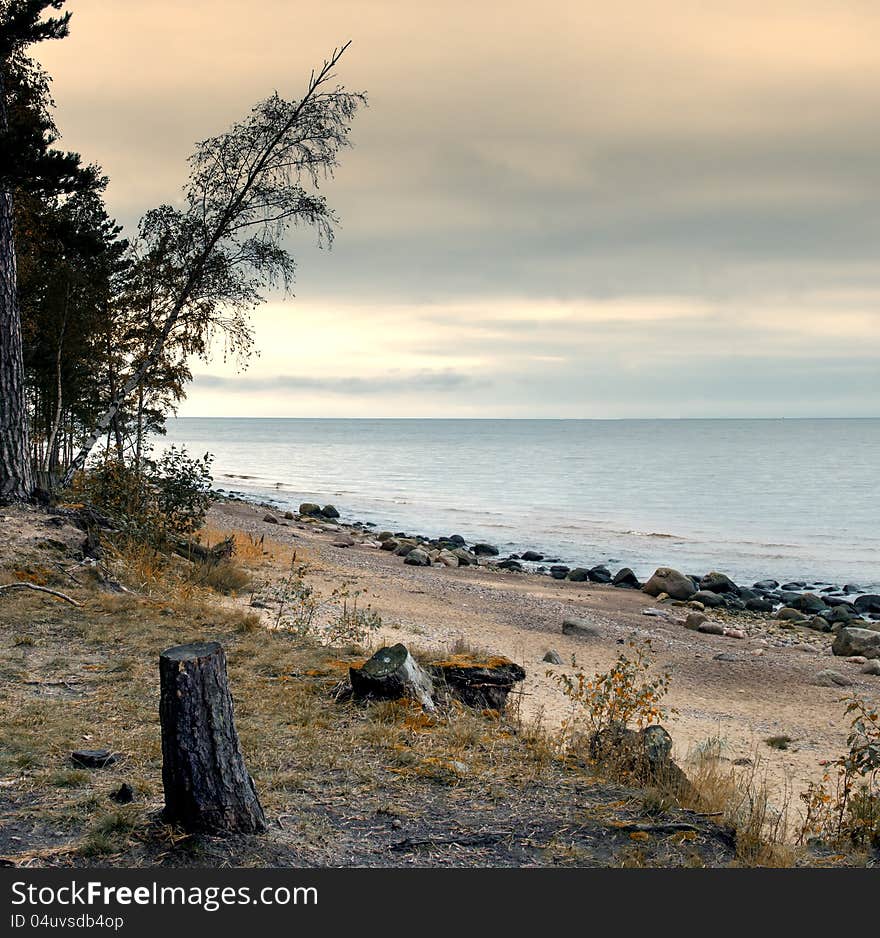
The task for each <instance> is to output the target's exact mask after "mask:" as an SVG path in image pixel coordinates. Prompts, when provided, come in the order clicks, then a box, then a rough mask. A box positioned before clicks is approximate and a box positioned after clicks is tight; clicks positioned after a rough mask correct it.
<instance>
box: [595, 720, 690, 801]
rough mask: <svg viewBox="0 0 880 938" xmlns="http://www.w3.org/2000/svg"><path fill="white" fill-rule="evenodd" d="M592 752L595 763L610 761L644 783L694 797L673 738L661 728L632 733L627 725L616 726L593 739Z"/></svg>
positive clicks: (601, 732) (596, 733)
mask: <svg viewBox="0 0 880 938" xmlns="http://www.w3.org/2000/svg"><path fill="white" fill-rule="evenodd" d="M589 752H590V756H591V757H592V758H593V759H594V760H596V761H598V762H600V763H601V762H608V761H610V762H612V763H613V764H614V766H615V767H616V768H617V769H618V770H619V771H620V770H622V771H624V772H628V773H632V775H633V776H635V777H636V778H638V779H639V780H640V781H642V782H645V783H652V782H659V783H661V784H662V785H663V788H664V789H666V790H669V791H672V792H674V793H676V794H677V795H678V796H679V797H683V796H685V795H686V794H689V793H690V794H692V793H693V786H692V785H691V783H690V782H689V781H688V778H687V776H686V775H685V773H684V772H683V771H682V770H681V768H680V767H679V766H678V765H676V763H675V762H674V761H673V760H672V758H671V754H672V737H671V736H670V735H669V733H668V732H667V731H666V729H665V728H664V727H662V726H660V725H659V724H654V725H652V726H646V727H644V728H643V729H640V730H632V729H629V727H627V726H626V725H625V724H624V723H621V722H616V723H612V724H611V725H610V726H608V727H606V728H605V729H603V730H599V731H597V732H595V733H593V734H592V736H590V740H589Z"/></svg>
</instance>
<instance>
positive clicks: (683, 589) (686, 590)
mask: <svg viewBox="0 0 880 938" xmlns="http://www.w3.org/2000/svg"><path fill="white" fill-rule="evenodd" d="M642 589H643V590H644V592H646V593H647V594H648V595H649V596H659V595H660V594H661V593H668V594H669V595H670V596H671V597H672V598H673V599H690V598H691V597H692V596H693V595H694V593H696V592H697V589H696V587H695V586H694V583H693V580H691V579H690V577H686V576H685V575H684V574H683V573H679V571H678V570H673V569H672V567H658V568H657V569H656V570H655V571H654V573H653V575H652V576H651V578H650V579H649V580H648V582H647V583H645V585H644V586H643V587H642Z"/></svg>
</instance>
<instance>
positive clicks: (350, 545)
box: [209, 499, 880, 805]
mask: <svg viewBox="0 0 880 938" xmlns="http://www.w3.org/2000/svg"><path fill="white" fill-rule="evenodd" d="M269 511H270V512H274V511H276V509H275V508H274V507H270V508H269ZM291 514H292V513H291ZM266 515H267V510H266V506H258V505H256V504H253V503H249V502H245V501H238V500H234V501H233V500H228V499H224V500H222V501H217V502H216V503H215V504H214V506H213V507H212V509H211V512H210V516H209V520H210V522H211V523H212V524H213V525H214V526H216V527H218V528H224V527H225V528H232V529H238V530H242V531H245V532H246V533H248V534H250V535H253V536H255V537H258V536H263V535H265V536H266V537H270V538H272V539H273V540H276V541H279V542H281V543H282V544H286V545H288V546H291V547H294V548H296V549H302V550H305V551H306V553H307V554H308V556H309V558H310V560H311V559H312V558H314V572H313V573H312V574H310V579H311V580H312V581H313V582H314V583H315V585H316V586H317V587H318V588H319V590H320V591H324V592H329V591H330V590H332V589H333V588H334V587H336V586H338V585H339V584H340V583H344V582H345V583H350V584H352V586H353V587H354V588H356V589H358V590H361V591H362V592H363V594H364V597H365V601H369V603H370V605H371V608H372V609H373V610H375V611H376V612H377V613H378V614H379V615H381V617H382V621H383V626H382V629H381V631H380V633H379V635H378V637H377V641H379V640H382V641H386V642H388V643H396V642H399V641H402V642H404V643H405V644H411V645H413V646H414V647H428V648H431V649H448V648H449V647H450V646H451V645H453V644H454V643H456V642H460V641H464V642H468V643H470V644H473V645H475V646H477V647H480V648H485V649H488V650H490V651H492V652H493V653H496V654H502V655H506V656H507V657H509V658H511V659H512V660H514V661H516V662H517V663H519V664H521V665H522V666H523V667H524V668H525V670H526V674H527V677H526V682H525V686H524V694H523V697H522V707H523V711H524V714H525V715H526V717H527V718H530V719H542V720H543V721H544V722H545V723H546V724H547V725H549V726H551V727H553V726H558V724H559V723H560V722H561V720H562V719H563V718H564V716H565V714H566V706H565V701H564V698H563V697H562V694H561V692H560V690H559V688H558V687H557V686H556V684H555V683H554V682H553V681H552V679H551V678H550V677H548V674H547V672H548V671H550V672H552V673H558V672H559V671H560V670H564V671H566V672H567V673H572V672H571V669H570V667H569V666H568V665H565V664H564V665H562V666H555V665H551V664H547V663H545V662H544V661H543V657H544V655H545V653H546V652H547V651H549V650H551V649H552V650H554V651H556V652H557V654H558V655H559V656H560V658H561V659H562V661H563V662H569V661H570V660H571V657H572V655H575V656H576V657H577V659H578V662H579V663H580V664H581V665H582V666H583V668H584V670H585V671H587V672H588V673H590V672H593V671H598V670H604V669H606V668H607V667H608V666H610V664H611V663H612V662H613V661H614V660H615V658H616V657H617V655H618V654H619V652H620V650H621V644H624V643H625V642H626V641H628V640H630V639H635V640H642V639H648V640H650V641H651V643H652V647H653V651H654V658H655V661H656V664H657V665H658V666H659V667H661V668H664V669H667V670H669V671H670V672H671V675H672V684H671V690H670V694H669V704H670V706H672V707H673V708H675V709H676V710H677V711H678V715H677V718H676V719H675V720H674V721H672V722H670V723H669V724H668V728H669V730H670V732H671V734H672V737H673V740H674V743H675V753H676V757H677V758H678V759H680V760H682V761H685V762H686V761H687V758H688V754H689V753H693V751H694V750H695V749H696V748H697V747H700V746H706V745H709V744H710V743H712V742H713V741H714V743H717V744H718V745H719V747H720V748H721V749H722V752H723V755H724V758H725V759H728V760H729V761H730V763H731V765H734V764H736V765H743V766H748V765H749V764H751V765H752V766H753V767H755V770H756V771H760V772H766V776H767V780H768V783H769V784H770V785H771V786H772V787H773V789H774V792H775V799H776V801H777V803H778V804H780V805H782V804H784V803H786V802H788V801H791V799H792V798H795V799H796V797H797V795H798V794H799V793H800V792H802V791H803V790H804V788H805V787H806V785H807V784H808V783H809V782H811V781H818V780H819V779H821V777H822V774H823V771H824V769H823V766H822V762H823V760H827V759H832V758H835V757H836V756H837V755H839V754H840V753H841V752H842V751H843V750H844V748H845V737H846V726H847V724H846V720H845V718H844V715H843V707H842V705H841V704H840V703H839V701H840V699H841V698H842V697H843V696H844V695H845V694H846V693H850V692H856V693H859V694H860V695H862V696H865V697H867V699H869V700H873V701H874V702H875V703H880V678H878V677H874V676H871V675H866V674H863V673H861V669H860V665H859V664H858V663H853V662H849V661H847V660H846V659H844V658H840V657H834V656H833V655H832V653H831V641H832V636H831V635H830V634H827V633H822V632H817V631H815V630H812V629H808V628H805V627H803V626H802V625H798V624H793V623H789V622H783V621H777V620H773V619H769V618H768V617H766V616H761V615H759V614H757V613H753V612H737V613H733V612H731V611H729V610H726V609H717V610H715V609H713V610H706V613H707V619H708V620H709V621H711V622H715V623H720V624H722V627H724V628H730V629H732V631H733V632H734V633H735V632H740V633H742V637H734V636H733V635H732V634H710V633H704V632H697V631H692V630H690V629H688V628H685V627H684V624H683V621H684V615H685V614H686V613H689V612H690V611H691V610H690V609H688V608H687V607H686V606H684V605H669V604H666V603H663V602H658V601H657V599H656V598H652V597H650V596H648V595H647V594H645V593H643V592H641V591H640V590H631V589H617V588H615V587H613V586H610V585H607V584H601V583H594V582H589V581H586V582H574V581H571V580H555V579H553V578H551V577H549V576H534V575H529V574H522V573H515V572H512V571H505V570H498V569H497V568H494V567H493V566H491V565H489V564H488V563H486V564H483V565H476V566H461V567H457V568H453V567H446V566H416V565H412V564H406V563H404V558H402V557H399V556H395V555H394V554H393V552H391V551H383V550H381V549H379V548H378V547H376V546H371V543H372V544H373V545H374V544H375V542H371V539H370V538H369V537H368V536H367V534H365V532H364V531H363V530H362V529H359V528H358V527H356V526H352V525H346V524H345V523H334V522H333V521H331V520H329V519H327V520H324V521H316V520H301V519H298V518H296V517H292V518H289V519H286V518H283V517H279V518H276V519H275V521H276V523H272V522H267V521H265V520H264V517H265V516H266ZM343 543H345V545H346V546H341V545H342V544H343ZM282 575H283V571H281V570H279V571H278V576H279V577H281V576H282ZM263 615H264V616H265V618H266V620H267V621H268V620H270V619H271V615H272V611H271V609H270V610H263ZM570 617H574V618H577V619H580V620H582V621H583V622H584V623H585V624H586V625H587V626H588V627H589V630H590V632H591V634H590V635H589V636H586V635H582V636H579V635H576V634H563V631H562V623H563V621H564V620H565V619H566V618H570ZM828 670H833V671H834V672H835V673H837V674H840V675H841V676H842V679H843V680H844V681H845V682H846V686H840V685H836V684H833V685H831V686H828V685H827V684H825V685H823V683H822V679H821V677H820V675H821V674H822V672H825V671H828ZM778 736H786V737H788V738H789V739H790V740H791V744H790V746H789V747H788V748H786V749H784V750H777V749H774V748H771V746H769V745H768V744H767V743H766V740H767V739H769V738H773V737H778Z"/></svg>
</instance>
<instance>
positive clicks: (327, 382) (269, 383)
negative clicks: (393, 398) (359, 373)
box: [195, 371, 489, 397]
mask: <svg viewBox="0 0 880 938" xmlns="http://www.w3.org/2000/svg"><path fill="white" fill-rule="evenodd" d="M195 381H196V384H197V386H198V387H199V388H200V389H201V388H203V389H206V390H210V391H217V390H222V391H225V392H227V393H231V394H252V393H254V392H260V391H277V392H283V391H284V392H286V391H294V392H296V391H309V392H315V391H317V392H320V393H322V394H334V395H344V396H352V397H362V396H363V395H389V394H390V395H393V394H435V393H438V392H439V393H443V392H453V391H462V390H476V389H478V388H481V387H486V386H488V384H489V382H487V381H484V380H479V379H476V378H472V377H470V376H469V375H463V374H457V373H456V372H453V371H435V372H430V371H427V372H417V373H414V374H408V375H395V374H388V375H384V376H377V377H369V378H364V377H327V378H316V377H308V376H304V375H302V376H301V375H266V376H265V377H260V378H251V377H240V376H227V375H216V374H197V375H195Z"/></svg>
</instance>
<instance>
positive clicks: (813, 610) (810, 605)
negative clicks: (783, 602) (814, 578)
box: [790, 593, 828, 615]
mask: <svg viewBox="0 0 880 938" xmlns="http://www.w3.org/2000/svg"><path fill="white" fill-rule="evenodd" d="M790 606H791V608H792V609H797V610H798V611H800V612H805V613H809V614H810V615H817V614H818V613H820V612H824V611H827V609H828V607H827V606H826V605H825V600H824V599H820V598H819V597H818V596H817V595H816V594H815V593H803V594H802V595H800V596H798V597H797V599H793V600H792V601H791V603H790Z"/></svg>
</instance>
